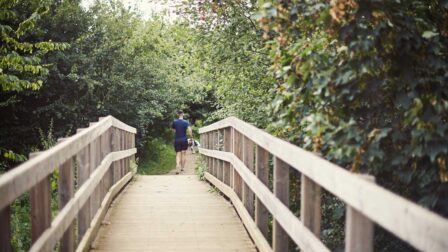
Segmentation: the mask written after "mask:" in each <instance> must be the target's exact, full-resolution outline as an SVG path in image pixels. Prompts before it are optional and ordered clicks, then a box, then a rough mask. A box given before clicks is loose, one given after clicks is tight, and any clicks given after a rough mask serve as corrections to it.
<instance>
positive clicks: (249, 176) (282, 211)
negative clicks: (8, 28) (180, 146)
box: [199, 148, 330, 252]
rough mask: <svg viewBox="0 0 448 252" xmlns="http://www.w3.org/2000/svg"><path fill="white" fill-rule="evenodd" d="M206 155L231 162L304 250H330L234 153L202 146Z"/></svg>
mask: <svg viewBox="0 0 448 252" xmlns="http://www.w3.org/2000/svg"><path fill="white" fill-rule="evenodd" d="M199 152H200V153H201V154H203V155H205V156H209V157H213V158H219V159H222V160H224V161H227V162H230V163H231V164H232V166H233V167H234V168H235V172H236V173H239V174H240V175H241V178H242V179H243V180H244V181H245V182H246V183H247V185H248V186H249V188H250V189H251V190H252V191H253V192H254V193H255V195H256V196H257V197H258V199H259V200H260V201H261V203H263V205H264V206H265V207H266V208H267V209H268V210H269V212H270V213H271V214H272V216H274V218H275V219H276V221H277V222H278V223H279V224H280V225H281V226H282V228H283V229H284V230H285V231H286V233H288V235H289V236H290V237H291V239H292V240H293V241H294V242H295V243H296V244H298V245H299V246H300V248H301V249H303V251H319V252H320V251H322V252H324V251H330V250H328V248H326V247H325V245H324V244H323V243H322V242H321V241H320V240H319V239H318V238H317V237H316V236H315V235H314V234H313V233H312V232H311V231H310V230H309V229H307V228H306V227H305V226H304V225H303V223H302V222H301V221H300V220H299V219H298V218H297V217H296V216H295V215H294V214H293V213H292V212H291V211H290V210H289V208H288V207H286V206H285V205H284V204H283V203H282V202H281V201H280V199H278V198H277V197H276V196H275V195H274V194H273V193H272V192H271V191H270V190H269V188H268V187H267V186H266V185H265V184H263V183H262V182H261V181H260V180H259V179H258V178H257V177H256V176H255V174H253V173H252V172H250V171H249V169H248V168H247V167H246V166H245V165H244V163H243V161H241V160H240V159H239V158H238V157H236V156H235V155H234V154H233V153H229V152H223V151H216V150H207V149H203V148H200V149H199Z"/></svg>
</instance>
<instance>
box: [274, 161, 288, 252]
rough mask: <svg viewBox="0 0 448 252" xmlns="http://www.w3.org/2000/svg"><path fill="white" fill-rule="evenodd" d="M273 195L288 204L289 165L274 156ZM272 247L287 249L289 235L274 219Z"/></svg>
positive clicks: (278, 249)
mask: <svg viewBox="0 0 448 252" xmlns="http://www.w3.org/2000/svg"><path fill="white" fill-rule="evenodd" d="M273 184H274V195H275V196H276V197H277V198H278V199H279V200H280V201H281V202H282V203H283V204H284V205H285V206H286V207H288V206H289V165H288V164H287V163H285V162H283V161H282V160H281V159H279V158H277V157H275V158H274V182H273ZM272 248H273V250H274V251H277V252H282V251H288V249H289V237H288V234H287V233H286V231H285V230H284V229H283V228H282V226H281V224H280V223H278V221H277V220H276V219H275V216H274V224H273V231H272Z"/></svg>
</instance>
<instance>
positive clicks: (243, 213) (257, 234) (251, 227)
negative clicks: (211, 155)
mask: <svg viewBox="0 0 448 252" xmlns="http://www.w3.org/2000/svg"><path fill="white" fill-rule="evenodd" d="M205 178H206V179H207V180H208V181H209V182H210V183H212V184H213V185H214V186H215V187H216V188H218V189H219V190H220V191H221V192H222V193H224V194H225V195H226V196H227V197H228V198H229V199H230V201H232V204H233V206H234V207H235V209H236V211H237V212H238V214H239V216H240V218H241V220H242V222H243V224H244V226H245V227H246V229H247V232H248V233H249V235H250V237H251V238H252V239H253V241H254V243H255V245H256V246H257V248H258V251H272V248H271V246H270V245H269V243H268V242H267V240H266V239H265V237H264V236H263V234H262V233H261V231H260V230H259V229H258V228H257V225H255V223H254V221H253V219H252V216H251V215H250V213H249V212H248V211H247V209H246V207H245V206H244V205H243V203H242V202H241V201H240V199H239V198H238V195H236V193H235V192H234V191H233V190H232V188H230V187H228V186H227V185H226V184H224V183H223V182H221V181H219V180H218V179H217V178H215V177H214V176H213V175H211V174H210V173H207V172H206V173H205Z"/></svg>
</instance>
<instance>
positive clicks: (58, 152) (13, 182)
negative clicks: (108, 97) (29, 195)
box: [0, 116, 121, 209]
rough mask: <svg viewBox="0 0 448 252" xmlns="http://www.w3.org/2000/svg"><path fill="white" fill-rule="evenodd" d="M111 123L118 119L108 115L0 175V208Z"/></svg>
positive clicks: (51, 170)
mask: <svg viewBox="0 0 448 252" xmlns="http://www.w3.org/2000/svg"><path fill="white" fill-rule="evenodd" d="M113 123H117V124H119V123H118V120H116V119H115V118H113V117H112V116H108V117H107V118H106V119H104V120H102V121H101V122H99V123H97V124H95V125H93V126H92V127H89V128H88V129H86V130H84V131H82V132H80V133H78V134H76V135H74V136H71V137H69V138H67V139H66V140H65V141H64V142H62V143H60V144H57V145H56V146H54V147H52V148H51V149H49V150H46V151H43V152H42V153H41V154H40V155H39V156H37V157H36V158H33V159H30V160H28V161H26V162H24V163H23V164H21V165H19V166H17V167H16V168H14V169H11V170H10V171H8V172H7V173H5V174H3V175H2V176H0V195H2V197H1V198H0V209H2V208H3V207H5V206H7V205H9V204H10V203H12V201H14V200H15V199H16V198H18V197H20V196H21V195H22V194H24V193H25V192H27V191H29V190H30V189H31V188H32V187H33V186H34V185H36V184H37V183H38V182H39V181H41V180H43V179H44V178H45V177H46V176H48V175H50V174H51V173H52V172H53V171H54V170H55V169H56V168H57V167H59V166H60V165H62V164H63V163H64V162H65V161H67V160H68V159H70V158H71V157H73V156H74V155H76V154H77V153H78V152H79V151H80V150H81V149H82V148H84V147H85V146H86V145H88V144H89V143H90V141H91V140H92V139H95V138H96V137H98V136H99V135H101V134H102V133H103V132H105V131H106V130H107V129H108V128H109V127H111V126H112V124H113ZM119 125H121V124H119Z"/></svg>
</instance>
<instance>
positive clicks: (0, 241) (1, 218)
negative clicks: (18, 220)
mask: <svg viewBox="0 0 448 252" xmlns="http://www.w3.org/2000/svg"><path fill="white" fill-rule="evenodd" d="M10 218H11V211H10V207H9V206H7V207H5V208H3V209H1V210H0V251H5V252H10V251H12V248H11V220H10Z"/></svg>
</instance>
